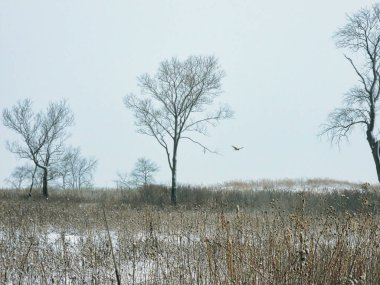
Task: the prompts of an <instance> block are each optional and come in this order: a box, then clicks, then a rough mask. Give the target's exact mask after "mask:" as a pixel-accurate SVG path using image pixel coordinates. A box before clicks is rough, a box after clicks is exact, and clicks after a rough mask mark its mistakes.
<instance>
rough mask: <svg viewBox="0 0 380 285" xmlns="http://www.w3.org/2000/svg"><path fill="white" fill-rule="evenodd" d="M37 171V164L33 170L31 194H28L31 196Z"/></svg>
mask: <svg viewBox="0 0 380 285" xmlns="http://www.w3.org/2000/svg"><path fill="white" fill-rule="evenodd" d="M36 171H37V165H36V166H35V167H34V171H33V175H32V183H31V184H30V188H29V194H28V196H29V197H32V189H33V185H34V176H35V175H36Z"/></svg>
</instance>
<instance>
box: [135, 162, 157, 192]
mask: <svg viewBox="0 0 380 285" xmlns="http://www.w3.org/2000/svg"><path fill="white" fill-rule="evenodd" d="M158 169H159V168H158V166H157V165H156V164H155V163H154V162H153V161H151V160H150V159H147V158H145V157H140V158H138V159H137V162H136V164H135V168H134V169H133V171H132V173H131V177H132V184H134V185H136V186H146V185H148V184H151V183H154V174H155V173H156V172H157V171H158Z"/></svg>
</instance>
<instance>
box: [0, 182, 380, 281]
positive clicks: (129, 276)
mask: <svg viewBox="0 0 380 285" xmlns="http://www.w3.org/2000/svg"><path fill="white" fill-rule="evenodd" d="M33 191H34V192H33V195H32V198H30V199H28V198H27V191H24V190H7V189H3V190H0V284H38V285H39V284H118V283H119V284H152V285H153V284H257V285H258V284H379V282H380V270H379V268H380V219H379V207H380V188H379V186H368V185H359V184H352V183H348V182H341V181H330V180H297V181H295V180H281V181H269V180H263V181H252V182H230V183H225V184H223V185H218V186H215V187H195V186H194V187H191V186H182V187H179V189H178V201H179V203H178V206H177V207H172V206H170V204H169V200H170V199H169V190H168V189H167V188H166V187H162V186H149V187H146V188H144V189H129V190H120V189H119V190H115V189H97V190H90V189H88V190H80V191H74V190H65V191H58V190H56V191H54V190H51V195H50V197H49V199H48V200H46V199H44V198H43V197H42V195H41V194H40V191H39V190H33Z"/></svg>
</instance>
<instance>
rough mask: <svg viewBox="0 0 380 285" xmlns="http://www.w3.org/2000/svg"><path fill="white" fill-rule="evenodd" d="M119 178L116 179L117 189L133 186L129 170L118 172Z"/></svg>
mask: <svg viewBox="0 0 380 285" xmlns="http://www.w3.org/2000/svg"><path fill="white" fill-rule="evenodd" d="M116 175H117V179H115V180H114V182H115V184H116V188H117V189H129V188H131V181H130V179H129V178H128V177H129V175H128V173H127V172H123V173H122V172H117V173H116Z"/></svg>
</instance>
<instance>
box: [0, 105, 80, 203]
mask: <svg viewBox="0 0 380 285" xmlns="http://www.w3.org/2000/svg"><path fill="white" fill-rule="evenodd" d="M73 121H74V116H73V114H72V112H71V110H70V109H69V107H68V106H67V103H66V101H61V102H58V103H50V104H49V105H48V108H47V110H46V112H42V111H41V112H39V113H34V112H33V110H32V102H31V100H29V99H26V100H23V101H19V102H18V103H17V104H16V105H15V106H14V107H13V108H11V109H5V110H4V111H3V123H4V126H6V127H8V128H10V129H11V130H13V131H15V132H16V133H17V134H19V135H20V136H21V138H22V140H23V142H22V143H21V144H20V143H19V142H16V141H14V142H7V147H8V149H9V150H10V151H11V152H12V153H14V154H16V155H17V156H18V157H19V158H25V159H29V160H31V161H32V162H33V163H34V165H35V170H34V173H33V177H32V185H31V188H30V190H31V189H32V187H33V181H34V176H35V173H36V170H37V168H39V169H41V170H42V171H43V183H42V184H43V185H42V193H43V195H44V196H45V197H48V175H49V169H50V167H52V166H54V165H55V164H56V163H58V161H59V158H60V157H61V156H62V154H63V150H64V142H65V140H66V138H67V136H68V134H67V132H66V129H67V127H69V126H71V125H72V124H73Z"/></svg>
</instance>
